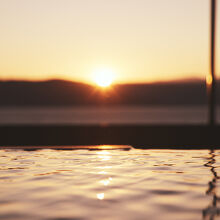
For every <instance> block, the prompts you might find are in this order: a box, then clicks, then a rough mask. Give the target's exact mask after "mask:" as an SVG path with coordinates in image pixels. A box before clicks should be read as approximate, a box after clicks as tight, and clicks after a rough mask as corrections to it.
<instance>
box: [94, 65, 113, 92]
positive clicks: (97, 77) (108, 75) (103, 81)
mask: <svg viewBox="0 0 220 220" xmlns="http://www.w3.org/2000/svg"><path fill="white" fill-rule="evenodd" d="M114 79H115V73H114V71H112V70H110V69H99V70H96V71H95V72H94V73H93V81H94V82H95V83H96V85H98V86H100V87H103V88H105V87H109V86H110V85H111V84H112V83H113V81H114Z"/></svg>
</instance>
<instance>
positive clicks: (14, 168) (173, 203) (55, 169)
mask: <svg viewBox="0 0 220 220" xmlns="http://www.w3.org/2000/svg"><path fill="white" fill-rule="evenodd" d="M216 116H217V120H218V121H220V120H219V119H220V109H219V108H218V109H217V113H216ZM207 122H208V109H207V107H205V106H194V107H192V106H190V107H186V106H184V107H164V106H163V107H160V106H157V107H155V106H152V107H138V106H123V107H122V106H121V107H120V106H118V107H99V108H97V107H71V108H70V107H68V108H67V107H65V108H64V107H62V108H61V107H59V108H55V107H53V108H52V107H51V108H42V107H38V108H36V107H32V108H30V107H29V108H18V107H14V108H12V107H11V108H1V109H0V125H12V124H73V125H76V124H80V125H83V124H84V125H86V124H87V125H88V124H103V123H104V124H206V123H207ZM168 148H169V147H168ZM168 148H167V149H163V150H161V149H160V150H159V149H158V150H155V149H137V148H134V147H132V146H126V147H124V146H111V145H110V146H107V147H106V146H98V147H94V146H84V147H83V149H82V148H81V147H79V148H76V149H75V150H71V149H69V150H62V146H61V147H59V150H57V149H48V147H46V146H45V147H44V146H41V147H39V148H38V149H37V150H36V148H35V149H34V148H31V146H28V148H26V149H22V147H17V148H14V149H11V148H10V147H9V148H7V147H4V146H1V147H0V219H3V220H30V219H31V220H90V219H91V220H145V219H155V220H164V219H169V220H200V219H201V220H217V219H220V150H212V149H210V150H208V149H207V150H171V149H168Z"/></svg>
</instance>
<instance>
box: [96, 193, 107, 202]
mask: <svg viewBox="0 0 220 220" xmlns="http://www.w3.org/2000/svg"><path fill="white" fill-rule="evenodd" d="M96 196H97V199H99V200H103V199H104V198H105V193H98V194H97V195H96Z"/></svg>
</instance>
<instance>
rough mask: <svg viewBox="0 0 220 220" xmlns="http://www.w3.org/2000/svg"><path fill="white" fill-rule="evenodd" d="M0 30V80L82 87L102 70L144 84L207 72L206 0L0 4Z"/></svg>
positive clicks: (15, 1)
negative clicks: (63, 81)
mask: <svg viewBox="0 0 220 220" xmlns="http://www.w3.org/2000/svg"><path fill="white" fill-rule="evenodd" d="M218 8H219V9H220V7H218ZM219 9H218V11H219ZM218 20H219V19H218ZM219 23H220V22H218V26H219V27H220V24H219ZM0 29H1V41H0V61H1V62H0V78H1V79H28V80H43V79H49V78H62V79H68V80H77V81H83V82H89V83H90V82H92V80H93V79H92V74H93V73H94V71H95V70H96V69H102V68H103V69H110V70H112V71H113V72H114V73H115V76H116V82H119V83H120V82H122V83H125V82H126V83H127V82H149V81H158V80H159V81H160V80H173V79H182V78H194V77H195V78H205V74H206V73H207V72H208V69H209V59H208V55H209V33H208V31H209V1H208V0H193V1H192V0H106V1H103V0H37V1H36V0H19V1H18V0H7V1H5V0H0ZM219 29H220V28H218V30H219ZM219 36H220V35H219V34H218V41H219ZM218 48H219V44H218ZM218 51H219V49H218ZM218 69H219V68H217V70H218Z"/></svg>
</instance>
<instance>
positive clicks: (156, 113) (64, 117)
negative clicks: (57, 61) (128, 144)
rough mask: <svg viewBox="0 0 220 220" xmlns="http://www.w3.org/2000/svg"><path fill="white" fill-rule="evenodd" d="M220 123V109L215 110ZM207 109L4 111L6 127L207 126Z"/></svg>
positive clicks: (0, 117)
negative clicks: (34, 125)
mask: <svg viewBox="0 0 220 220" xmlns="http://www.w3.org/2000/svg"><path fill="white" fill-rule="evenodd" d="M216 120H217V121H218V122H220V107H218V108H216ZM207 122H208V107H207V106H111V107H108V106H100V107H91V106H83V107H1V108H0V125H3V124H4V125H5V124H10V125H11V124H68V125H69V124H72V125H76V124H80V125H86V124H87V125H90V124H206V123H207Z"/></svg>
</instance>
